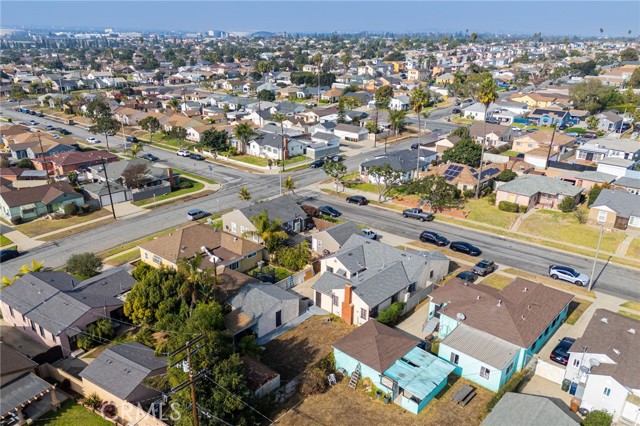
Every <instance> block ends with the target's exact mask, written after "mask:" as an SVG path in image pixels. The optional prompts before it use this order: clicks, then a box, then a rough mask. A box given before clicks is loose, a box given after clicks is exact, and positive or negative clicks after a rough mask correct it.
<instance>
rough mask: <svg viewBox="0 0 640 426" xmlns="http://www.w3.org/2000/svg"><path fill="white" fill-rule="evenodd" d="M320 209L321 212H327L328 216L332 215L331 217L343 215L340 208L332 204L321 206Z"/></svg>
mask: <svg viewBox="0 0 640 426" xmlns="http://www.w3.org/2000/svg"><path fill="white" fill-rule="evenodd" d="M318 210H319V211H320V213H322V214H326V215H327V216H331V217H338V216H342V213H340V212H339V211H338V210H336V209H334V208H333V207H331V206H320V207H318Z"/></svg>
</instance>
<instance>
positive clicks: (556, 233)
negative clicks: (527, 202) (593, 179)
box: [518, 210, 625, 253]
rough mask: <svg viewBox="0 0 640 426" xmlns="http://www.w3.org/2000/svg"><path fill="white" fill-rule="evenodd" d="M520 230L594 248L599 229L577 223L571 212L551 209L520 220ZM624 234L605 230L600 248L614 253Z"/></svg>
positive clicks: (596, 243) (539, 211)
mask: <svg viewBox="0 0 640 426" xmlns="http://www.w3.org/2000/svg"><path fill="white" fill-rule="evenodd" d="M518 231H520V232H524V233H527V234H531V235H537V236H540V237H544V238H550V239H553V240H557V241H562V242H566V243H570V244H575V245H579V246H582V247H586V248H590V249H595V248H596V246H597V245H598V237H599V234H600V230H599V229H597V228H593V227H591V226H589V225H586V224H581V223H578V220H577V219H576V218H575V216H574V214H573V213H562V212H558V211H553V210H538V211H536V212H535V213H532V214H531V215H530V216H528V217H527V218H526V219H524V220H523V221H522V224H521V225H520V228H519V229H518ZM624 238H625V235H624V234H623V233H621V232H614V231H610V232H608V231H605V233H604V235H603V236H602V244H601V245H600V250H602V251H603V252H608V253H615V252H616V249H617V248H618V246H619V245H620V243H621V242H622V241H623V240H624Z"/></svg>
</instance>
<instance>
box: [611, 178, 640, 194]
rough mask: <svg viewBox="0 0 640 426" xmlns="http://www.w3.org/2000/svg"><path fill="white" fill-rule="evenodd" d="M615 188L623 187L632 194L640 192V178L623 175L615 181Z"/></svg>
mask: <svg viewBox="0 0 640 426" xmlns="http://www.w3.org/2000/svg"><path fill="white" fill-rule="evenodd" d="M613 189H622V190H624V191H627V192H628V193H630V194H635V195H639V194H640V179H637V178H633V177H629V176H622V177H619V178H618V179H616V180H615V182H613Z"/></svg>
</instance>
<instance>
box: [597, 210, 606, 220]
mask: <svg viewBox="0 0 640 426" xmlns="http://www.w3.org/2000/svg"><path fill="white" fill-rule="evenodd" d="M606 220H607V212H605V211H602V210H600V211H598V222H604V221H606Z"/></svg>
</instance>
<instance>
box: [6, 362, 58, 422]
mask: <svg viewBox="0 0 640 426" xmlns="http://www.w3.org/2000/svg"><path fill="white" fill-rule="evenodd" d="M51 388H53V385H52V384H50V383H48V382H47V381H45V380H44V379H41V378H40V377H38V376H36V375H35V374H33V373H25V374H23V375H21V376H18V377H16V378H15V379H13V380H11V381H10V382H8V383H5V384H4V385H2V388H0V392H2V398H0V416H2V417H3V418H4V416H6V415H7V414H9V412H11V411H13V410H14V409H15V408H16V407H21V406H22V404H25V403H29V402H30V401H33V400H35V399H36V398H38V397H39V396H40V395H41V394H42V393H43V392H47V391H48V390H50V389H51ZM45 398H46V399H47V400H49V397H48V396H47V397H45Z"/></svg>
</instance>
